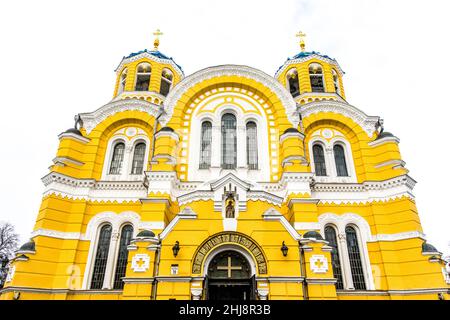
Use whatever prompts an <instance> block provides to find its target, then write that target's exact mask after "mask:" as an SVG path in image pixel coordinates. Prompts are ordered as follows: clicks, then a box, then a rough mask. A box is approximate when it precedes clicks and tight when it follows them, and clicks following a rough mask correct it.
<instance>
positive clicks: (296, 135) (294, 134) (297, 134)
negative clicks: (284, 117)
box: [280, 132, 305, 144]
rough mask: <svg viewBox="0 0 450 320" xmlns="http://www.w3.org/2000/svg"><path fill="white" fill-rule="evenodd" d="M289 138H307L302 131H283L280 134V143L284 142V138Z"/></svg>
mask: <svg viewBox="0 0 450 320" xmlns="http://www.w3.org/2000/svg"><path fill="white" fill-rule="evenodd" d="M289 138H296V139H300V140H302V141H303V140H304V139H305V135H304V134H303V133H301V132H286V133H283V134H282V135H281V136H280V144H282V143H283V142H284V140H286V139H289Z"/></svg>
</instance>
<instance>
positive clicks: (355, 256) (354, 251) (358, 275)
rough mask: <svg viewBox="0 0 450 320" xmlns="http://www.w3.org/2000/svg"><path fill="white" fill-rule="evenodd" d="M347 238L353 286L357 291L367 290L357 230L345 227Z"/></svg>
mask: <svg viewBox="0 0 450 320" xmlns="http://www.w3.org/2000/svg"><path fill="white" fill-rule="evenodd" d="M345 236H346V238H347V250H348V258H349V261H350V269H351V271H352V279H353V286H354V287H355V289H356V290H365V289H366V282H365V280H364V270H363V266H362V262H361V252H360V249H359V244H358V236H357V234H356V230H355V228H353V227H352V226H347V227H345Z"/></svg>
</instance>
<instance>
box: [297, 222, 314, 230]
mask: <svg viewBox="0 0 450 320" xmlns="http://www.w3.org/2000/svg"><path fill="white" fill-rule="evenodd" d="M294 228H295V230H320V223H318V222H295V223H294Z"/></svg>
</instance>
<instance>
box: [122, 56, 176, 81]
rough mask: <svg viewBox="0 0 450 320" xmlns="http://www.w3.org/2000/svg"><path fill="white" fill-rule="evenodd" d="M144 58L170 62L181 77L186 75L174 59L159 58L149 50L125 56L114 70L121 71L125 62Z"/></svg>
mask: <svg viewBox="0 0 450 320" xmlns="http://www.w3.org/2000/svg"><path fill="white" fill-rule="evenodd" d="M142 58H147V59H149V60H152V61H154V62H156V63H161V64H170V65H171V66H172V68H174V69H175V70H176V71H177V72H178V73H179V74H180V75H181V78H183V77H184V72H183V70H181V69H180V67H179V66H178V65H177V64H176V63H175V62H173V60H172V59H171V58H170V59H163V58H158V57H155V56H154V55H152V54H150V53H148V52H142V53H140V54H137V55H134V56H132V57H129V58H125V57H124V58H123V59H122V61H120V63H119V65H118V66H117V68H116V70H114V71H115V72H119V71H120V72H121V71H122V67H123V66H124V65H125V64H128V63H131V62H135V61H138V60H140V59H142Z"/></svg>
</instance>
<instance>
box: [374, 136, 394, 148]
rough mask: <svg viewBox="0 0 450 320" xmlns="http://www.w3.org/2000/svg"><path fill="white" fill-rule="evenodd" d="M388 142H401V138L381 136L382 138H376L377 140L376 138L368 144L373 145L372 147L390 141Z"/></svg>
mask: <svg viewBox="0 0 450 320" xmlns="http://www.w3.org/2000/svg"><path fill="white" fill-rule="evenodd" d="M388 142H393V143H397V144H398V143H400V139H399V138H397V137H395V136H394V137H384V138H381V139H376V140H374V141H370V142H369V143H368V145H369V146H371V147H376V146H379V145H381V144H385V143H388Z"/></svg>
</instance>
